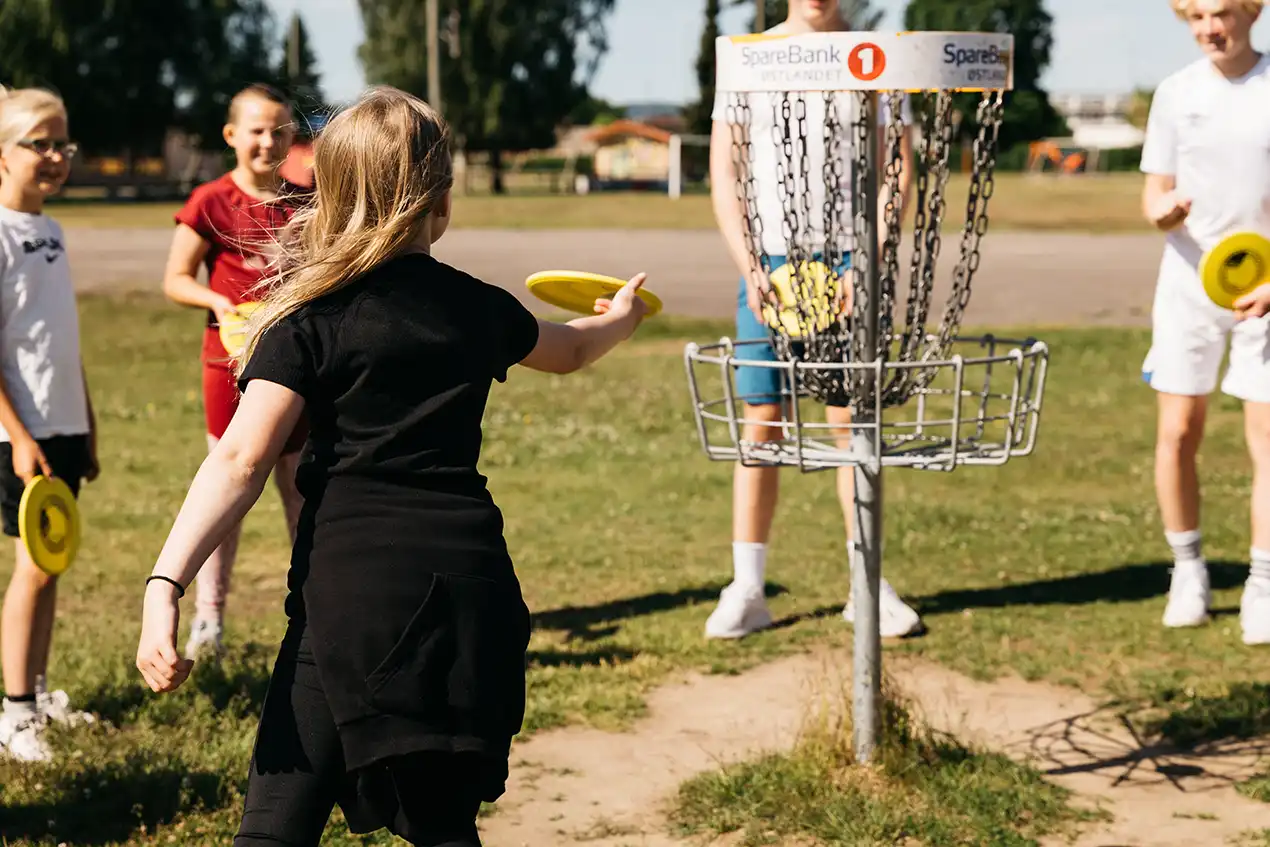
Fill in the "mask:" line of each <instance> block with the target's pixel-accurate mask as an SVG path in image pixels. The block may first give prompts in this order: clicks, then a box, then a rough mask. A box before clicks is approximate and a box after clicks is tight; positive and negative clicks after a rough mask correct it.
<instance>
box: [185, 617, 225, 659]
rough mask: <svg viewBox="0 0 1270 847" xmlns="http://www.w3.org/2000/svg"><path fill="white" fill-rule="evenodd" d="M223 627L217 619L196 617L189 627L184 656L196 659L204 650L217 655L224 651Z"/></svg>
mask: <svg viewBox="0 0 1270 847" xmlns="http://www.w3.org/2000/svg"><path fill="white" fill-rule="evenodd" d="M223 631H224V627H223V626H222V625H221V622H220V621H218V620H209V619H207V618H198V619H196V620H195V621H194V625H193V626H192V627H191V628H190V638H189V640H188V641H186V642H185V658H187V659H197V658H198V657H199V655H201V654H202V653H203V652H204V651H210V652H211V653H212V654H213V655H216V656H219V655H221V654H222V653H223V652H224V651H225V648H224V644H223V641H222V639H223Z"/></svg>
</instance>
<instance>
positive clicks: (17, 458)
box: [0, 375, 53, 485]
mask: <svg viewBox="0 0 1270 847" xmlns="http://www.w3.org/2000/svg"><path fill="white" fill-rule="evenodd" d="M0 426H3V427H4V430H5V432H7V433H9V443H10V445H11V446H12V448H13V472H14V473H15V474H17V475H18V478H19V479H21V480H22V483H23V484H24V485H25V484H26V483H29V482H30V481H31V478H32V477H34V476H35V475H37V474H40V475H43V476H47V477H51V476H52V475H53V469H52V468H51V467H50V466H49V463H48V459H46V458H44V451H43V450H41V449H40V445H39V444H38V443H37V442H36V440H35V439H34V438H32V437H31V433H30V432H28V431H27V428H26V425H25V424H24V423H22V419H21V418H20V417H18V411H17V409H15V408H13V401H12V400H10V399H9V390H8V387H7V386H6V385H5V382H4V376H3V375H0Z"/></svg>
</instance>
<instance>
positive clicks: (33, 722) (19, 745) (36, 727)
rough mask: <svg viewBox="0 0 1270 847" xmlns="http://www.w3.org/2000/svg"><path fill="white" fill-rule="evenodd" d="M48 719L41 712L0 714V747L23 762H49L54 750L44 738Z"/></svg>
mask: <svg viewBox="0 0 1270 847" xmlns="http://www.w3.org/2000/svg"><path fill="white" fill-rule="evenodd" d="M47 727H48V721H47V719H45V718H44V716H42V715H41V714H40V713H39V712H35V713H29V712H28V713H23V714H22V715H21V716H19V715H17V714H16V713H14V712H7V711H6V712H4V713H2V714H0V747H3V748H4V751H5V752H6V753H7V754H8V755H9V757H10V758H13V759H18V760H19V761H23V762H47V761H49V760H51V759H52V758H53V751H52V750H50V749H49V746H48V743H47V742H46V741H45V740H44V730H45V729H46V728H47Z"/></svg>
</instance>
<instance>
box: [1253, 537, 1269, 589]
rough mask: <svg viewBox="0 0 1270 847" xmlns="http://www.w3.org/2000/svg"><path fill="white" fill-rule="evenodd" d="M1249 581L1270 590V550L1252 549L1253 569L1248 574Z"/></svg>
mask: <svg viewBox="0 0 1270 847" xmlns="http://www.w3.org/2000/svg"><path fill="white" fill-rule="evenodd" d="M1248 581H1249V582H1255V583H1257V585H1258V586H1259V587H1260V588H1263V589H1266V590H1270V550H1258V549H1257V548H1256V547H1253V548H1252V567H1251V569H1250V570H1249V573H1248Z"/></svg>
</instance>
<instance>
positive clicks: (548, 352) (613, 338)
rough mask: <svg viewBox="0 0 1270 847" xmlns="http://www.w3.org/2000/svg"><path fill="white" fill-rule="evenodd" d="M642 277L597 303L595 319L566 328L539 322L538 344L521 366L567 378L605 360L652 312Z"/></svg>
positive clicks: (570, 323) (637, 277) (644, 276)
mask: <svg viewBox="0 0 1270 847" xmlns="http://www.w3.org/2000/svg"><path fill="white" fill-rule="evenodd" d="M645 278H646V275H645V274H639V275H638V276H636V277H634V278H633V279H631V280H630V282H628V283H626V285H624V286H622V288H621V290H620V291H618V292H617V293H616V294H614V295H613V299H612V300H611V301H610V300H597V301H596V304H595V310H596V311H597V312H599V314H598V315H596V316H595V317H589V318H578V319H576V320H572V321H569V322H568V323H565V324H558V323H552V322H551V321H543V320H540V321H538V343H537V344H536V345H535V346H534V349H533V351H531V352H530V354H529V355H528V356H526V357H525V358H524V359H522V360H521V362H520V364H522V365H524V366H525V367H527V368H530V369H532V370H535V371H545V372H546V373H554V374H567V373H573V372H574V371H578V370H581V369H582V368H585V367H586V366H587V365H589V364H591V363H592V362H594V361H596V360H597V359H599V358H601V357H603V356H604V355H605V354H606V353H608V352H609V351H610V350H612V349H613V348H614V347H616V346H617V345H618V344H621V343H622V342H623V341H625V340H626V339H627V338H630V337H631V334H632V333H633V332H635V329H636V327H638V326H639V322H640V321H641V320H643V318H644V315H645V314H646V313H647V311H648V307H647V305H645V303H644V301H643V300H642V299H640V297H639V295H638V294H637V292H638V291H639V289H640V287H641V286H643V284H644V279H645Z"/></svg>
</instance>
